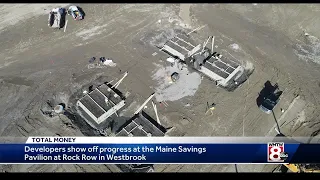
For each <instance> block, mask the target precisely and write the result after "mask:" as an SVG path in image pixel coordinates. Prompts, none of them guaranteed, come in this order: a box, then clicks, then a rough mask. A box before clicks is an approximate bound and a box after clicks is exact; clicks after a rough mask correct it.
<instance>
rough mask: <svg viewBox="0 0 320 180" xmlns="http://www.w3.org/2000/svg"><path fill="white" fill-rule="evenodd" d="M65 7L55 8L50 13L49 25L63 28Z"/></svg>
mask: <svg viewBox="0 0 320 180" xmlns="http://www.w3.org/2000/svg"><path fill="white" fill-rule="evenodd" d="M63 13H64V9H63V8H54V9H52V10H51V11H50V13H49V18H48V26H49V27H51V28H58V29H60V28H62V16H63Z"/></svg>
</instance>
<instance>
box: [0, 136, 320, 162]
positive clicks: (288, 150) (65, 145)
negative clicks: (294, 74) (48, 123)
mask: <svg viewBox="0 0 320 180" xmlns="http://www.w3.org/2000/svg"><path fill="white" fill-rule="evenodd" d="M1 139H2V138H0V140H1ZM309 141H310V140H309V139H308V138H295V139H289V138H275V137H273V138H271V137H29V138H27V139H23V138H22V139H21V138H20V139H19V140H16V141H14V143H13V142H12V141H10V142H8V141H5V140H3V141H2V142H0V143H1V144H0V163H1V164H240V163H245V164H255V163H256V164H266V163H278V164H286V163H320V153H319V152H320V144H319V143H318V142H316V141H315V142H309Z"/></svg>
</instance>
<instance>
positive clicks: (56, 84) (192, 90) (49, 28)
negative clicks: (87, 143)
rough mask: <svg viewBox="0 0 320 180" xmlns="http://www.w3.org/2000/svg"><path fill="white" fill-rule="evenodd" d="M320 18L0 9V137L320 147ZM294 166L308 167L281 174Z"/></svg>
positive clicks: (150, 168) (172, 7) (202, 7)
mask: <svg viewBox="0 0 320 180" xmlns="http://www.w3.org/2000/svg"><path fill="white" fill-rule="evenodd" d="M318 8H319V7H318V6H317V5H312V4H300V5H296V4H290V5H282V4H243V5H240V4H81V5H80V4H79V5H77V4H21V5H20V4H14V5H11V4H6V5H0V9H1V14H2V17H3V18H2V19H1V20H0V31H1V32H0V41H1V42H2V43H1V47H0V90H1V91H0V92H1V95H0V103H1V104H0V107H1V108H0V135H1V137H28V136H109V137H114V136H128V137H136V136H146V137H151V136H160V137H162V136H163V137H165V136H178V137H182V136H242V137H251V136H262V137H265V136H271V137H275V136H277V135H284V136H288V137H298V136H300V137H301V136H305V137H311V138H314V137H319V132H320V123H319V121H320V106H319V103H320V79H319V77H320V57H319V49H318V48H319V44H320V41H319V39H318V37H320V33H319V31H318V29H319V28H318V26H319V24H318V23H317V22H318V18H319V16H317V11H318ZM97 12H98V13H97ZM302 167H303V168H304V170H305V171H313V170H310V169H312V168H313V169H314V168H315V167H312V168H311V167H310V166H308V165H303V166H302V165H288V166H286V168H287V169H286V171H288V172H298V171H302V170H301V169H303V168H302ZM299 168H300V170H298V169H299ZM282 170H283V167H281V166H279V165H276V164H275V165H273V164H270V165H263V164H256V165H253V164H251V165H250V164H248V165H246V164H239V165H236V166H235V165H233V164H225V165H224V164H217V165H212V164H211V165H210V164H208V165H206V164H201V165H200V164H199V165H191V164H184V165H179V164H174V165H173V164H171V165H166V164H158V165H144V164H128V165H83V164H81V165H71V164H65V165H59V164H56V165H37V164H25V165H1V166H0V172H1V171H2V172H281V171H282Z"/></svg>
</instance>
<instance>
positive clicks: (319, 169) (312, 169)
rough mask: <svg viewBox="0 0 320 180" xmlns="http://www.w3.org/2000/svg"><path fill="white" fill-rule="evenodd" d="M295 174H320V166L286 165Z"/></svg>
mask: <svg viewBox="0 0 320 180" xmlns="http://www.w3.org/2000/svg"><path fill="white" fill-rule="evenodd" d="M284 166H286V167H287V168H288V169H289V170H290V171H292V172H295V173H320V164H284Z"/></svg>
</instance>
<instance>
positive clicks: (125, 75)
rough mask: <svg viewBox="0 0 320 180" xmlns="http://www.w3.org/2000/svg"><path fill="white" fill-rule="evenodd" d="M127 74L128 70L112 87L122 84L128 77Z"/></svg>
mask: <svg viewBox="0 0 320 180" xmlns="http://www.w3.org/2000/svg"><path fill="white" fill-rule="evenodd" d="M127 75H128V72H126V73H125V74H124V76H123V77H122V78H121V79H120V80H119V81H118V82H117V83H115V84H114V85H113V86H112V87H111V88H117V87H118V86H119V85H120V83H121V82H122V81H123V79H124V78H125V77H127Z"/></svg>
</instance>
